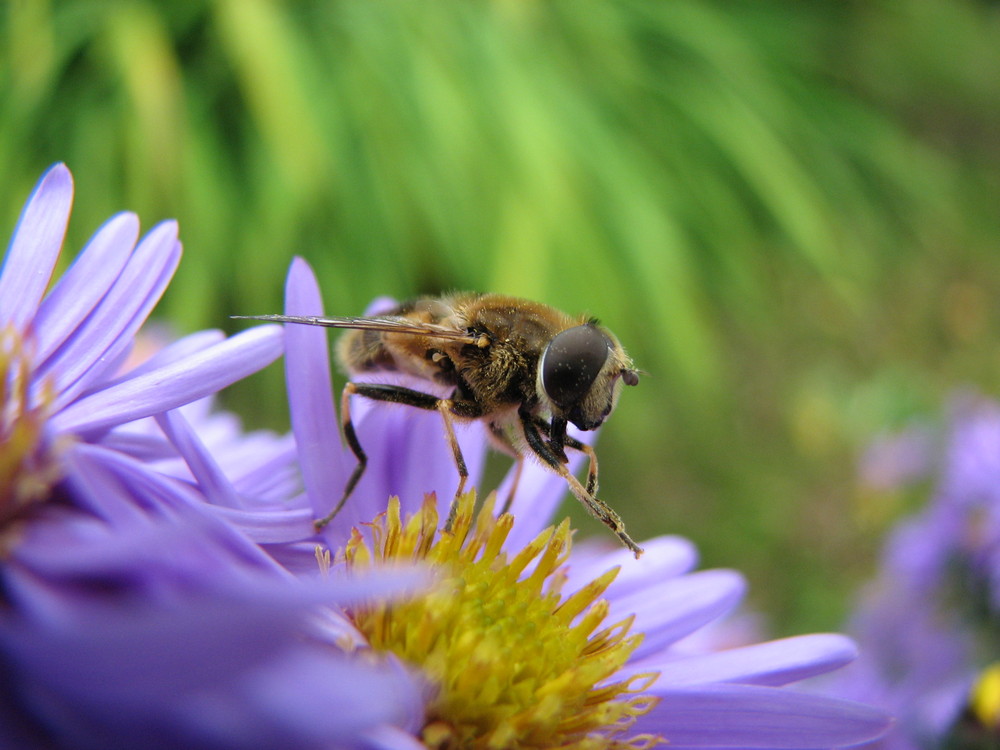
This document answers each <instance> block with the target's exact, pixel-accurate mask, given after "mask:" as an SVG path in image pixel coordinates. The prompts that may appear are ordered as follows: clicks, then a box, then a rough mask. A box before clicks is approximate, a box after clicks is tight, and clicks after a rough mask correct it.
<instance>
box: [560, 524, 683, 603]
mask: <svg viewBox="0 0 1000 750" xmlns="http://www.w3.org/2000/svg"><path fill="white" fill-rule="evenodd" d="M609 543H613V542H612V541H611V540H606V539H603V538H602V539H588V540H585V541H584V542H583V543H581V544H574V545H573V556H572V557H571V558H570V561H571V565H570V569H569V582H568V584H567V585H568V587H569V588H570V589H574V588H579V587H580V586H582V585H585V584H586V583H587V582H589V581H592V580H594V579H595V578H597V577H598V576H599V575H601V574H602V573H604V572H605V571H606V570H609V569H611V568H613V567H615V566H618V567H620V568H621V570H620V571H619V573H618V577H617V578H615V582H614V584H612V587H611V589H610V591H609V592H608V595H609V596H610V597H611V598H613V599H620V598H622V597H625V596H627V595H629V594H632V593H636V592H643V591H646V590H647V589H646V587H647V586H649V585H650V584H651V583H657V582H662V581H664V580H666V579H668V578H676V577H677V576H680V575H683V574H685V573H688V572H690V571H691V570H692V569H693V568H694V566H695V565H696V564H697V563H698V550H697V548H696V547H695V546H694V544H692V543H691V542H690V541H689V540H687V539H685V538H684V537H680V536H660V537H656V538H655V539H648V540H646V541H644V542H643V543H642V547H643V549H644V550H645V552H644V553H643V555H642V557H641V558H639V559H638V560H636V559H635V555H634V554H632V552H631V551H630V550H627V549H625V548H623V547H620V546H619V547H615V548H614V549H612V550H610V551H608V550H606V549H604V547H606V546H607V544H609ZM598 546H600V549H593V548H594V547H598Z"/></svg>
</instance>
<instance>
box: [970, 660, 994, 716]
mask: <svg viewBox="0 0 1000 750" xmlns="http://www.w3.org/2000/svg"><path fill="white" fill-rule="evenodd" d="M971 704H972V712H973V713H974V714H975V715H976V718H977V719H979V722H980V723H981V724H982V725H983V726H984V727H992V728H1000V662H994V663H993V664H991V665H990V666H988V667H987V668H986V669H984V670H983V671H982V674H980V675H979V679H978V680H977V681H976V684H975V685H973V687H972V700H971Z"/></svg>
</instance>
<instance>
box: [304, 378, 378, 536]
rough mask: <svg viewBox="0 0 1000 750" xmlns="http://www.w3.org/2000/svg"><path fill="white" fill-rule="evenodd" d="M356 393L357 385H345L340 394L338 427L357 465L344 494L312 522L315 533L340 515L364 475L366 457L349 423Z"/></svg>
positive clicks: (345, 486)
mask: <svg viewBox="0 0 1000 750" xmlns="http://www.w3.org/2000/svg"><path fill="white" fill-rule="evenodd" d="M358 392H359V391H358V384H357V383H347V385H345V386H344V390H343V392H342V393H341V394H340V426H341V429H342V430H343V431H344V439H345V440H346V441H347V445H348V447H349V448H350V449H351V453H353V454H354V457H355V458H356V459H357V461H358V463H357V465H356V466H355V467H354V471H352V472H351V476H350V477H349V478H348V480H347V484H345V485H344V492H343V494H342V495H341V496H340V500H339V501H338V502H337V504H336V505H335V506H334V508H333V510H331V511H330V512H329V513H328V514H326V515H325V516H323V517H322V518H318V519H316V520H315V521H313V528H314V529H315V530H316V531H322V529H323V527H324V526H326V525H327V524H328V523H330V521H332V520H333V519H334V518H336V517H337V514H338V513H340V509H341V508H343V507H344V503H346V502H347V498H349V497H350V496H351V493H352V492H354V488H355V487H356V486H357V484H358V482H359V481H360V480H361V476H362V475H363V474H364V473H365V467H366V466H367V465H368V455H367V454H366V453H365V451H364V448H362V447H361V442H360V441H359V440H358V434H357V432H355V430H354V422H352V421H351V396H352V395H354V394H355V393H358Z"/></svg>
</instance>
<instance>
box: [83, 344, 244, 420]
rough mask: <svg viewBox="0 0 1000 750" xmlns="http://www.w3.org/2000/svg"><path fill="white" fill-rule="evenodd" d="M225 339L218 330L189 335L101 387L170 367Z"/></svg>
mask: <svg viewBox="0 0 1000 750" xmlns="http://www.w3.org/2000/svg"><path fill="white" fill-rule="evenodd" d="M225 339H226V334H225V333H223V332H222V331H220V330H218V329H209V330H205V331H197V332H195V333H191V334H188V335H187V336H184V337H183V338H180V339H177V340H176V341H173V342H171V343H170V344H168V345H167V346H164V347H163V348H162V349H160V350H159V351H156V352H154V353H153V354H152V355H151V356H150V357H149V359H147V360H146V361H144V362H140V363H139V364H138V365H136V366H135V367H133V368H132V369H131V370H129V371H128V372H126V373H123V374H122V375H121V376H119V377H118V378H116V379H115V380H112V381H110V382H108V383H102V384H101V387H102V388H103V387H107V386H108V385H111V384H113V383H117V382H119V381H122V380H127V379H128V378H131V377H135V376H136V375H142V374H143V373H146V372H150V371H151V370H155V369H157V368H159V367H163V366H165V365H168V364H170V363H171V362H176V361H177V360H179V359H184V358H185V357H188V356H190V355H192V354H195V353H196V352H200V351H203V350H204V349H208V348H209V347H211V346H215V345H216V344H218V343H220V342H222V341H225ZM207 411H208V409H207V408H206V412H207Z"/></svg>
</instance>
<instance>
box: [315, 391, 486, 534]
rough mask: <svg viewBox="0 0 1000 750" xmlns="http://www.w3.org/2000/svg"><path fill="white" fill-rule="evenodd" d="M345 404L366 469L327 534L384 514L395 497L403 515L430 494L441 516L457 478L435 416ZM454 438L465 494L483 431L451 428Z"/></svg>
mask: <svg viewBox="0 0 1000 750" xmlns="http://www.w3.org/2000/svg"><path fill="white" fill-rule="evenodd" d="M379 382H393V383H395V382H400V383H403V384H405V385H408V386H409V387H414V386H416V387H420V384H419V383H414V382H413V380H412V379H409V380H407V381H403V380H401V379H398V378H390V377H388V376H386V377H383V378H380V379H379ZM351 403H352V407H353V408H352V417H353V421H354V425H355V430H356V432H357V435H358V441H359V442H360V443H361V446H362V447H363V448H364V450H365V453H366V454H367V455H368V464H367V470H366V471H365V473H364V475H363V477H362V479H361V481H360V482H359V483H358V486H357V488H356V489H355V490H354V493H353V494H352V496H351V498H350V500H349V501H348V503H347V505H346V506H345V507H344V509H343V510H342V511H341V513H340V514H339V515H338V516H337V518H336V519H334V521H333V522H332V523H331V524H330V530H331V534H332V535H333V536H341V535H343V534H346V533H348V532H349V531H350V529H351V528H352V527H354V526H357V525H358V524H359V523H366V522H368V521H371V519H372V518H374V517H375V516H376V515H378V514H379V513H382V512H384V511H385V509H386V504H387V502H388V500H389V497H390V496H397V497H399V498H400V501H401V506H402V510H403V512H404V513H408V512H414V511H416V510H417V509H418V508H419V507H420V504H421V502H422V501H423V498H424V494H425V493H429V492H433V493H436V495H437V498H438V504H439V512H441V513H442V514H443V513H446V512H447V509H448V507H449V506H450V504H451V501H452V499H453V498H454V496H455V490H456V489H457V487H458V482H459V475H458V469H457V467H456V466H455V460H454V457H453V456H452V453H451V449H450V448H449V446H448V441H447V438H446V437H445V429H444V423H443V421H442V419H441V415H440V414H438V413H437V412H431V411H423V410H420V409H415V408H412V407H407V406H401V405H397V404H384V403H377V402H373V401H370V400H367V399H363V398H355V399H354V400H353V401H352V402H351ZM455 436H456V439H457V440H458V443H459V447H460V448H461V450H462V455H463V457H464V458H465V462H466V467H467V468H468V470H469V481H468V483H467V484H466V489H471V488H472V487H473V486H475V484H476V483H477V482H478V480H479V476H480V474H481V472H482V467H483V465H484V463H485V458H486V455H485V454H486V440H485V436H484V434H483V427H482V425H481V424H478V423H469V424H456V425H455Z"/></svg>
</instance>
